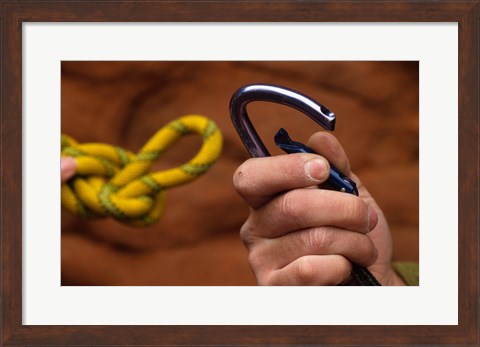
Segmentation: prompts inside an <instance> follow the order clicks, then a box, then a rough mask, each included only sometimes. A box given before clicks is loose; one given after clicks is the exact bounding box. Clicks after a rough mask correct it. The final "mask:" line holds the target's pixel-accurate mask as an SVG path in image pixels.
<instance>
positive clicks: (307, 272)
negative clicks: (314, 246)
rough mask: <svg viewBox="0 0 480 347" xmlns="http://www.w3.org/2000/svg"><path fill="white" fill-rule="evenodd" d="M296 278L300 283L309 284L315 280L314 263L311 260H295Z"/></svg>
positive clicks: (306, 258) (303, 258)
mask: <svg viewBox="0 0 480 347" xmlns="http://www.w3.org/2000/svg"><path fill="white" fill-rule="evenodd" d="M296 273H297V276H296V277H297V278H298V280H299V282H300V283H310V282H311V281H312V280H313V279H314V278H315V274H316V271H315V263H314V262H313V259H312V258H309V257H302V258H299V259H298V260H297V266H296Z"/></svg>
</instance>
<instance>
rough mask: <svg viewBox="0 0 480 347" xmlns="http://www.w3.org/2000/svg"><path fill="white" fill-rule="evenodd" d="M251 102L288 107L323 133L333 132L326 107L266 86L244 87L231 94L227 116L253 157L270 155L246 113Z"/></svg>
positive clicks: (291, 92)
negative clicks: (323, 130)
mask: <svg viewBox="0 0 480 347" xmlns="http://www.w3.org/2000/svg"><path fill="white" fill-rule="evenodd" d="M252 101H270V102H275V103H277V104H282V105H286V106H290V107H292V108H294V109H296V110H298V111H301V112H303V113H305V114H306V115H307V116H308V117H310V118H311V119H312V120H313V121H314V122H316V123H318V124H320V125H321V126H322V127H323V128H324V129H326V130H334V129H335V115H334V114H333V112H331V111H330V110H328V109H327V108H326V107H325V106H323V105H321V104H319V103H317V102H316V101H315V100H313V99H311V98H309V97H308V96H305V95H303V94H300V93H299V92H296V91H294V90H291V89H288V88H284V87H279V86H274V85H269V84H252V85H248V86H244V87H242V88H240V89H239V90H237V91H236V92H235V94H233V96H232V99H231V100H230V116H231V118H232V122H233V125H234V126H235V129H237V132H238V134H239V135H240V138H241V139H242V141H243V143H244V144H245V147H247V150H248V152H249V153H250V155H251V156H252V157H269V156H270V152H268V149H267V148H266V147H265V145H264V144H263V142H262V140H261V139H260V136H258V133H257V131H256V130H255V128H254V127H253V125H252V122H251V121H250V118H249V117H248V113H247V105H248V104H249V103H250V102H252Z"/></svg>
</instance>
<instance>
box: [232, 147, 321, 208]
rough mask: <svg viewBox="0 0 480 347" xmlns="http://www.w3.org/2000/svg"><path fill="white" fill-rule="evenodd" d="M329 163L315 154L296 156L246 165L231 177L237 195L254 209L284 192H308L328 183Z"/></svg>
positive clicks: (258, 160) (256, 159)
mask: <svg viewBox="0 0 480 347" xmlns="http://www.w3.org/2000/svg"><path fill="white" fill-rule="evenodd" d="M329 174H330V165H329V164H328V161H327V160H326V159H325V158H323V157H321V156H319V155H316V154H309V153H298V154H288V155H278V156H274V157H264V158H252V159H248V160H247V161H245V162H244V163H243V164H242V165H241V166H240V167H239V168H238V169H237V170H236V171H235V174H234V176H233V184H234V186H235V189H236V190H237V192H238V194H239V195H240V196H241V197H242V198H243V199H244V200H245V201H246V202H247V204H248V205H250V206H251V207H252V208H254V209H256V208H259V207H261V206H262V205H263V204H265V203H266V202H267V201H269V200H271V199H272V197H273V196H276V195H278V194H279V193H282V192H284V191H287V190H291V189H297V188H307V187H311V186H314V185H318V184H320V183H322V182H324V181H325V180H327V178H328V176H329Z"/></svg>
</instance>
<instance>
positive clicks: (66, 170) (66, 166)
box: [60, 157, 77, 183]
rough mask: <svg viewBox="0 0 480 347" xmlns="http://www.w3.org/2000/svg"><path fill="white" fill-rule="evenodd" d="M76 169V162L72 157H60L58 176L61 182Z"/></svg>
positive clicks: (66, 179)
mask: <svg viewBox="0 0 480 347" xmlns="http://www.w3.org/2000/svg"><path fill="white" fill-rule="evenodd" d="M76 170H77V162H76V161H75V159H73V158H72V157H62V158H61V159H60V177H61V181H62V183H64V182H66V181H68V179H69V178H70V177H72V176H73V175H74V174H75V171H76Z"/></svg>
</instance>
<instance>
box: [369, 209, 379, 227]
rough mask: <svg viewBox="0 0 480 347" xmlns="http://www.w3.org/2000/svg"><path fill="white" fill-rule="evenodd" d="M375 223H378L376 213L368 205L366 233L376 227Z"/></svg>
mask: <svg viewBox="0 0 480 347" xmlns="http://www.w3.org/2000/svg"><path fill="white" fill-rule="evenodd" d="M377 222H378V215H377V211H375V209H374V208H373V207H372V206H370V205H368V228H367V229H368V231H372V230H373V229H374V228H375V227H376V225H377Z"/></svg>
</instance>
